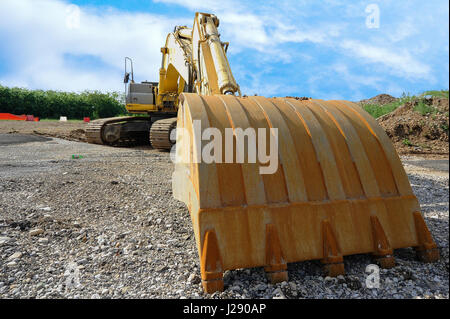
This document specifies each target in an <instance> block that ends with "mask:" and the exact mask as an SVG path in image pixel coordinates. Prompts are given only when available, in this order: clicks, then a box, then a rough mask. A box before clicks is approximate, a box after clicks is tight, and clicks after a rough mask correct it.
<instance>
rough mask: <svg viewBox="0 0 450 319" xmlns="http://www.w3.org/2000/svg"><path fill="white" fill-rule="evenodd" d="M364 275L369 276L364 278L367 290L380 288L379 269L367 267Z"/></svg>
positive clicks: (371, 265)
mask: <svg viewBox="0 0 450 319" xmlns="http://www.w3.org/2000/svg"><path fill="white" fill-rule="evenodd" d="M366 273H368V274H369V275H368V276H367V277H366V287H367V288H369V289H373V288H376V289H378V288H380V267H378V265H375V264H370V265H367V267H366Z"/></svg>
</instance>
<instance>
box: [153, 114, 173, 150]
mask: <svg viewBox="0 0 450 319" xmlns="http://www.w3.org/2000/svg"><path fill="white" fill-rule="evenodd" d="M176 127H177V118H176V117H173V118H168V119H163V120H158V121H155V122H154V123H153V125H152V127H151V129H150V143H151V145H152V147H153V148H155V149H158V150H164V151H168V150H170V149H171V148H172V146H173V145H174V144H175V141H171V139H170V133H171V132H172V130H174V129H175V128H176Z"/></svg>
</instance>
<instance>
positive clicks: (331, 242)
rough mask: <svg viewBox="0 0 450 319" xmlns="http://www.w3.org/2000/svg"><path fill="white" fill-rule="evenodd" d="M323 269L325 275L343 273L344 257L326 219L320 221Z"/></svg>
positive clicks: (332, 275)
mask: <svg viewBox="0 0 450 319" xmlns="http://www.w3.org/2000/svg"><path fill="white" fill-rule="evenodd" d="M322 232H323V256H324V257H323V259H321V262H322V264H324V271H325V274H326V275H327V276H330V277H336V276H339V275H344V274H345V268H344V258H343V257H342V254H341V252H340V249H339V246H338V242H337V240H336V237H335V236H334V232H333V229H332V228H331V224H330V222H329V220H328V219H325V220H323V221H322Z"/></svg>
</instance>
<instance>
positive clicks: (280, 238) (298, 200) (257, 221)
mask: <svg viewBox="0 0 450 319" xmlns="http://www.w3.org/2000/svg"><path fill="white" fill-rule="evenodd" d="M180 100H181V105H180V108H179V111H178V119H177V142H176V154H177V155H176V164H175V171H174V173H173V176H172V188H173V194H174V197H175V198H177V199H179V200H181V201H183V202H184V203H186V205H187V207H188V209H189V212H190V215H191V219H192V223H193V228H194V232H195V238H196V242H197V247H198V254H199V257H200V263H201V276H202V282H203V287H204V290H205V291H206V292H208V293H212V292H214V291H218V290H219V291H220V290H222V289H223V279H222V276H223V272H224V271H225V270H231V269H238V268H249V267H264V269H265V271H266V272H267V275H268V277H269V279H270V280H271V281H272V282H279V281H284V280H287V279H288V274H287V263H291V262H298V261H304V260H320V261H321V262H322V263H323V264H324V269H325V271H326V274H327V275H329V276H336V275H339V274H343V273H344V264H343V257H344V256H346V255H352V254H361V253H370V254H372V255H373V257H374V258H375V259H376V261H377V262H378V263H379V264H380V266H381V267H393V266H394V264H395V261H394V257H393V249H396V248H403V247H414V248H415V249H416V251H417V255H418V257H419V258H420V259H422V260H423V261H426V262H431V261H435V260H437V259H438V258H439V251H438V249H437V247H436V244H435V242H434V241H433V239H432V237H431V234H430V232H429V230H428V228H427V226H426V224H425V222H424V219H423V217H422V214H421V212H420V206H419V203H418V201H417V198H416V197H415V196H414V194H413V191H412V188H411V186H410V184H409V181H408V178H407V175H406V173H405V170H404V169H403V166H402V164H401V162H400V159H399V157H398V155H397V153H396V151H395V149H394V147H393V144H392V143H391V141H390V140H389V138H388V136H387V135H386V134H385V132H384V130H383V129H382V128H381V127H380V126H379V125H378V124H377V122H376V121H375V119H373V118H372V117H371V116H370V115H369V114H368V113H366V112H365V111H364V110H362V109H361V107H359V106H358V105H356V104H354V103H351V102H347V101H323V100H314V99H308V100H300V99H295V98H264V97H259V96H252V97H243V98H238V97H235V96H232V95H215V96H201V95H198V94H191V93H184V94H182V95H181V98H180ZM207 128H213V130H210V132H208V133H206V134H205V132H206V129H207ZM248 128H252V129H254V131H255V134H256V138H254V139H253V140H252V142H249V141H250V138H249V136H251V134H248V136H247V137H246V139H247V140H248V142H247V143H246V144H245V145H244V146H245V147H244V148H243V147H242V145H240V146H239V145H238V142H237V140H238V138H237V137H238V135H239V134H241V133H242V131H245V130H246V129H248ZM227 129H228V130H227ZM240 129H242V131H241V130H240ZM260 129H265V130H260ZM271 129H272V130H271ZM273 129H276V133H277V136H278V143H276V148H275V150H276V157H277V162H276V169H275V170H274V171H273V172H271V173H268V174H261V167H266V168H267V165H268V163H267V162H266V163H265V162H264V161H262V160H261V158H259V152H260V150H261V151H264V152H265V154H266V155H267V154H268V153H269V151H270V145H269V144H270V141H269V140H270V135H272V136H273V135H275V130H273ZM227 131H228V132H230V131H231V132H232V139H233V143H231V146H230V143H228V142H229V141H228V142H227V141H225V140H226V137H227ZM211 132H213V133H211ZM245 132H247V133H249V131H245ZM219 133H220V134H219ZM262 134H265V135H266V136H263V135H262ZM219 135H221V137H220V136H219ZM228 135H229V134H228ZM211 136H214V138H211ZM208 137H209V138H208ZM264 138H265V139H266V143H265V144H264V143H259V142H260V140H261V141H262V140H264ZM274 140H275V141H276V139H274ZM255 141H256V144H257V145H256V147H257V153H258V159H257V160H256V161H253V160H252V158H251V157H252V156H250V155H251V154H250V153H251V152H250V151H249V150H250V148H251V147H252V145H255V143H254V142H255ZM211 143H212V144H211ZM215 143H216V144H215ZM227 143H228V144H227ZM211 145H215V146H217V147H216V148H213V147H211ZM212 151H214V152H212ZM230 151H233V154H232V155H231V156H232V159H233V161H231V162H230V161H229V159H230V157H228V161H227V158H226V157H227V156H230V155H227V154H226V153H228V154H229V152H230ZM200 153H203V154H202V155H203V156H204V155H208V154H213V153H214V154H213V155H214V156H216V157H215V161H213V162H211V160H210V158H208V160H204V159H203V160H202V158H201V156H200V155H201V154H200ZM242 158H244V160H242ZM269 164H270V163H269Z"/></svg>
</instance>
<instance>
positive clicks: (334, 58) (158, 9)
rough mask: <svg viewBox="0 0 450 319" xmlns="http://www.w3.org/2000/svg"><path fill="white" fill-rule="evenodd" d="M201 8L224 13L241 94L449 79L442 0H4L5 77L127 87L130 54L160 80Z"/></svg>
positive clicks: (354, 89)
mask: <svg viewBox="0 0 450 319" xmlns="http://www.w3.org/2000/svg"><path fill="white" fill-rule="evenodd" d="M374 6H375V7H376V9H377V10H375V11H378V12H379V20H378V21H379V26H378V27H371V28H370V27H368V26H374V25H370V24H369V25H367V23H366V21H367V19H368V18H370V16H371V15H372V16H373V15H374V14H376V12H375V11H374V9H373V8H374ZM196 11H202V12H210V13H215V14H216V15H217V16H218V17H219V19H220V21H221V22H220V26H219V32H220V33H221V39H222V41H229V42H230V48H229V50H228V59H229V61H230V65H231V68H232V70H233V73H234V76H235V78H236V80H237V82H238V83H239V85H240V86H241V90H242V93H244V94H248V95H252V94H258V95H264V96H286V95H292V96H311V97H314V98H321V99H346V100H354V101H356V100H360V99H363V98H369V97H372V96H374V95H376V94H379V93H388V94H391V95H394V96H400V95H401V94H402V93H403V92H407V93H408V92H409V93H418V92H421V91H424V90H429V89H448V86H449V62H448V59H449V34H448V30H449V7H448V2H447V1H444V0H439V1H438V0H434V1H433V0H430V1H426V2H424V1H406V0H403V1H375V0H371V1H350V0H348V1H343V0H335V1H332V0H325V1H312V0H311V1H306V0H284V1H283V0H280V1H269V0H268V1H254V2H253V1H245V2H244V1H236V0H221V1H205V0H203V1H200V0H190V1H186V0H153V1H152V0H141V1H139V0H127V1H122V0H121V1H119V0H110V1H107V0H72V1H68V0H1V1H0V43H1V50H0V84H1V85H5V86H11V87H12V86H19V87H27V88H32V89H55V90H67V91H82V90H85V89H91V90H93V89H98V90H103V91H122V90H123V84H122V78H123V58H124V57H125V56H130V57H132V58H133V60H134V66H135V79H136V80H138V81H142V80H149V81H157V80H158V69H159V65H160V61H161V53H160V47H161V46H163V44H164V41H165V37H166V36H167V33H168V32H171V31H172V30H173V28H174V26H175V25H187V26H191V25H192V22H193V18H194V13H195V12H196ZM371 21H375V20H371Z"/></svg>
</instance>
